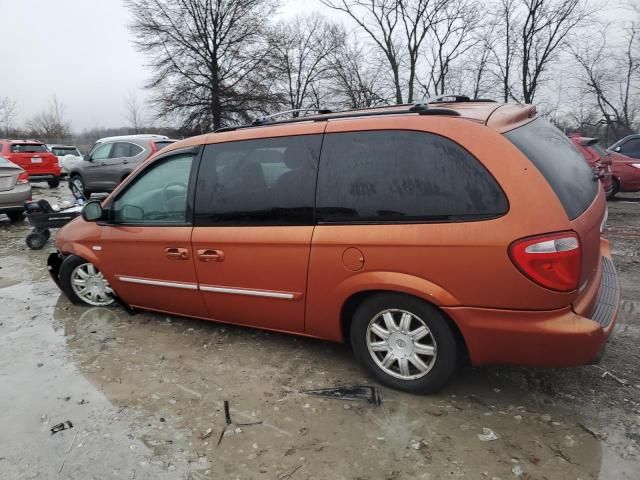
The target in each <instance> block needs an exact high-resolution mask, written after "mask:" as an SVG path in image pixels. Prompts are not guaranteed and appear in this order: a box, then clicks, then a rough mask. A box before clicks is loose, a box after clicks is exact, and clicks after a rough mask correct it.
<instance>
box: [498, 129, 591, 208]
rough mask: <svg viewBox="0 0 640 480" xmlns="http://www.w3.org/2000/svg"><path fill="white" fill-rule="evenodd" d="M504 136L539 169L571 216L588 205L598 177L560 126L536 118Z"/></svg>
mask: <svg viewBox="0 0 640 480" xmlns="http://www.w3.org/2000/svg"><path fill="white" fill-rule="evenodd" d="M505 136H506V137H507V138H508V139H509V140H510V141H511V142H512V143H513V144H514V145H515V146H516V147H518V149H519V150H520V151H521V152H522V153H524V154H525V155H526V156H527V158H528V159H529V160H530V161H531V163H533V164H534V165H535V167H536V168H537V169H538V170H539V171H540V173H542V175H543V176H544V178H545V179H546V180H547V182H548V183H549V185H550V186H551V188H552V189H553V191H554V192H555V194H556V196H557V197H558V199H559V200H560V203H562V206H563V207H564V209H565V211H566V212H567V216H568V217H569V218H570V219H571V220H574V219H575V218H577V217H579V216H580V215H581V214H582V213H583V212H584V211H585V210H586V209H587V208H588V207H589V205H591V203H592V202H593V199H594V198H595V196H596V194H597V193H598V181H597V180H598V179H597V178H596V177H595V176H594V174H593V170H591V168H590V167H589V165H588V164H587V162H585V161H584V158H583V157H582V155H581V154H580V152H579V151H578V150H577V148H576V147H575V146H574V145H573V144H572V143H571V140H569V139H568V138H567V137H566V135H564V134H563V133H562V132H561V131H560V130H558V129H557V128H556V127H554V126H553V125H551V124H550V123H549V122H547V121H546V120H545V119H543V118H537V119H536V120H534V121H533V122H530V123H528V124H526V125H523V126H522V127H518V128H516V129H514V130H511V131H510V132H507V133H506V134H505Z"/></svg>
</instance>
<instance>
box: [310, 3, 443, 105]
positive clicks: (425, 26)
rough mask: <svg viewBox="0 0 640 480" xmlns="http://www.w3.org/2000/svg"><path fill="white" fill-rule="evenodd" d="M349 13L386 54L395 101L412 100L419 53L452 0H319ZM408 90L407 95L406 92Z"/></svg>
mask: <svg viewBox="0 0 640 480" xmlns="http://www.w3.org/2000/svg"><path fill="white" fill-rule="evenodd" d="M320 1H321V2H322V3H323V4H324V5H326V6H328V7H330V8H333V9H334V10H337V11H341V12H343V13H345V14H347V15H348V16H349V17H350V18H351V19H352V20H353V21H354V22H355V23H356V24H357V25H358V27H359V28H360V30H362V31H363V32H364V33H365V34H366V35H367V36H368V37H369V39H370V40H371V41H372V42H373V44H374V45H375V46H376V47H377V48H378V49H379V50H380V52H381V53H382V54H383V55H384V57H385V59H386V60H387V63H388V64H389V69H390V73H391V77H392V79H393V86H394V89H395V99H396V103H403V100H404V98H406V99H407V101H408V102H413V97H414V84H415V78H416V73H417V69H418V60H419V53H420V49H421V46H422V43H423V42H424V40H425V37H426V36H427V33H428V32H429V30H430V29H431V27H432V26H433V24H434V23H435V22H436V21H437V15H438V12H439V11H440V10H441V9H442V7H443V6H444V5H446V4H448V3H449V2H450V1H451V0H320ZM404 92H406V97H405V95H404Z"/></svg>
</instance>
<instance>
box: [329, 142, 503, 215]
mask: <svg viewBox="0 0 640 480" xmlns="http://www.w3.org/2000/svg"><path fill="white" fill-rule="evenodd" d="M507 210H508V203H507V199H506V198H505V196H504V193H503V192H502V189H501V188H500V187H499V186H498V184H497V183H496V181H495V180H494V178H493V177H492V176H491V174H490V173H489V172H488V171H487V170H486V169H485V168H484V166H483V165H482V164H481V163H480V162H479V161H478V160H477V159H476V158H475V157H473V156H472V155H471V154H470V153H469V152H468V151H466V150H465V149H464V148H462V147H461V146H460V145H458V144H456V143H454V142H452V141H451V140H449V139H447V138H444V137H441V136H438V135H434V134H430V133H425V132H415V131H401V130H385V131H369V132H349V133H331V134H327V135H326V136H325V140H324V144H323V147H322V157H321V162H320V171H319V176H318V193H317V217H318V221H319V222H329V223H331V222H338V223H341V222H364V223H389V222H392V223H403V222H404V223H407V222H429V221H433V222H439V221H463V220H478V219H486V218H494V217H497V216H500V215H502V214H504V213H506V212H507Z"/></svg>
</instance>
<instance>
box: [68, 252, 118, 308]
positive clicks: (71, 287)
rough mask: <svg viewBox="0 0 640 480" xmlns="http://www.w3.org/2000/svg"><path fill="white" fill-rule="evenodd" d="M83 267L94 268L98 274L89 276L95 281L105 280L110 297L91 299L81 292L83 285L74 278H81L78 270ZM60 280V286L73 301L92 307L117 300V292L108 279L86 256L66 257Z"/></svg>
mask: <svg viewBox="0 0 640 480" xmlns="http://www.w3.org/2000/svg"><path fill="white" fill-rule="evenodd" d="M83 269H84V271H85V272H86V270H87V269H93V271H94V272H95V273H96V274H97V275H94V276H91V277H89V278H90V279H91V280H93V281H97V280H100V281H102V282H104V285H103V286H104V287H106V289H107V290H106V291H105V293H106V297H108V298H105V299H104V300H103V299H101V298H98V297H96V298H93V299H91V298H89V297H88V296H83V295H80V294H79V291H80V289H81V288H82V287H79V286H77V285H75V284H74V280H78V279H80V278H79V276H77V274H76V272H77V271H78V270H83ZM89 278H85V282H88V281H89ZM58 280H59V282H60V288H61V289H62V291H63V292H64V294H65V295H66V296H67V298H68V299H69V300H70V301H71V302H72V303H75V304H78V305H90V306H92V307H106V306H109V305H111V304H113V303H114V302H115V294H114V293H113V290H112V289H111V287H110V285H109V283H108V282H107V280H106V279H105V278H104V277H103V276H102V274H101V273H100V271H99V270H98V269H97V268H96V267H95V266H93V265H92V264H91V263H90V262H87V261H86V260H85V259H84V258H81V257H78V256H76V255H69V256H68V257H67V258H65V259H64V261H63V262H62V265H61V266H60V272H59V274H58ZM98 283H99V282H98ZM85 284H86V283H85ZM108 292H110V293H108Z"/></svg>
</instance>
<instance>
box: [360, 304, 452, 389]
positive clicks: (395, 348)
mask: <svg viewBox="0 0 640 480" xmlns="http://www.w3.org/2000/svg"><path fill="white" fill-rule="evenodd" d="M351 345H352V347H353V351H354V353H355V356H356V358H357V359H358V361H359V362H360V364H361V365H363V366H364V367H365V368H366V369H367V370H368V371H369V372H370V373H371V374H373V376H374V377H376V378H377V379H378V380H379V381H380V382H381V383H383V384H385V385H388V386H390V387H392V388H396V389H399V390H405V391H409V392H413V393H431V392H435V391H436V390H438V389H439V388H441V387H442V386H443V385H444V384H445V383H446V382H447V381H448V380H449V379H450V378H451V377H452V376H453V374H454V373H455V371H456V367H457V365H458V363H459V362H458V357H459V355H460V348H459V346H458V344H457V341H456V336H455V332H454V331H453V329H452V327H451V326H450V325H449V322H448V320H447V318H445V316H444V315H443V314H442V312H440V311H439V310H438V309H437V308H435V307H434V306H433V305H430V304H428V303H426V302H424V301H422V300H420V299H418V298H415V297H410V296H407V295H402V294H398V293H382V294H378V295H375V296H373V297H369V298H368V299H367V300H365V301H364V302H363V303H362V304H361V305H360V306H359V307H358V308H357V310H356V312H355V314H354V316H353V319H352V322H351Z"/></svg>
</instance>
